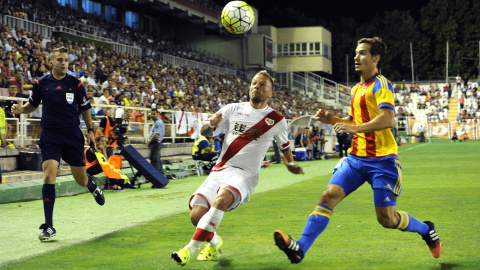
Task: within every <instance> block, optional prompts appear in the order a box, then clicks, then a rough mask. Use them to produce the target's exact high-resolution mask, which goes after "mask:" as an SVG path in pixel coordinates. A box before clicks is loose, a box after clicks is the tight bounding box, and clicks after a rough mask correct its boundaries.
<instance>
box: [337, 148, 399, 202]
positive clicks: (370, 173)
mask: <svg viewBox="0 0 480 270" xmlns="http://www.w3.org/2000/svg"><path fill="white" fill-rule="evenodd" d="M365 182H368V183H369V184H370V185H371V186H372V189H373V197H374V203H375V206H395V205H397V197H398V196H399V195H400V193H401V192H402V167H401V165H400V161H399V160H398V158H397V157H383V158H376V159H367V158H359V157H356V156H353V155H350V154H348V156H347V157H346V158H343V159H341V160H340V161H339V162H338V163H337V166H335V169H334V170H333V176H332V178H331V179H330V182H329V183H328V184H329V185H331V184H333V185H338V186H341V187H342V188H343V190H344V191H345V194H346V195H347V196H348V195H349V194H350V193H352V192H353V191H355V190H356V189H357V188H359V187H360V186H361V185H363V183H365Z"/></svg>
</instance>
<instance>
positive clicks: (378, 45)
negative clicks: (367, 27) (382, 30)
mask: <svg viewBox="0 0 480 270" xmlns="http://www.w3.org/2000/svg"><path fill="white" fill-rule="evenodd" d="M361 43H367V44H370V54H372V56H375V55H380V60H379V61H378V65H377V67H379V68H380V67H381V66H382V65H383V63H384V61H385V56H386V55H387V44H385V42H383V40H382V39H381V38H379V37H374V38H362V39H360V40H359V41H358V42H357V45H359V44H361Z"/></svg>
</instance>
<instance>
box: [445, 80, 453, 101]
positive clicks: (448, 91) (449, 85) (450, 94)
mask: <svg viewBox="0 0 480 270" xmlns="http://www.w3.org/2000/svg"><path fill="white" fill-rule="evenodd" d="M443 91H445V92H447V93H448V98H451V97H452V85H451V84H450V82H447V84H446V85H445V86H444V87H443Z"/></svg>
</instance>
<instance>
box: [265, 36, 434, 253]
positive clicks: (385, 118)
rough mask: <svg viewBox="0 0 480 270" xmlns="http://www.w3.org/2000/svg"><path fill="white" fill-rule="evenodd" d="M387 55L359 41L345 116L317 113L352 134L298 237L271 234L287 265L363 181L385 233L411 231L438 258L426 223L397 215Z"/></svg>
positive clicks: (370, 41)
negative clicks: (354, 81) (354, 82)
mask: <svg viewBox="0 0 480 270" xmlns="http://www.w3.org/2000/svg"><path fill="white" fill-rule="evenodd" d="M386 52H387V45H386V44H385V43H384V42H383V41H382V39H380V38H378V37H375V38H363V39H360V40H359V41H358V43H357V48H356V50H355V58H354V60H355V70H356V71H357V72H358V73H359V75H360V82H359V83H358V84H357V85H355V86H354V87H353V89H352V92H351V101H350V105H351V108H350V113H349V116H348V117H345V118H339V117H336V116H334V115H333V114H332V113H331V112H328V111H325V110H323V109H320V110H318V111H317V114H316V117H317V119H318V120H320V121H322V122H324V123H328V124H331V125H333V128H334V130H335V132H349V133H351V134H354V135H353V140H352V146H351V147H350V149H349V150H348V155H347V157H346V158H342V159H341V160H340V161H339V163H338V164H337V166H336V167H335V169H334V173H333V176H332V178H331V179H330V182H329V184H328V186H327V188H326V189H325V191H324V192H323V193H322V196H321V197H320V202H319V203H318V204H317V205H316V207H315V209H314V211H313V213H312V214H311V215H310V217H309V218H308V221H307V224H306V225H305V228H304V231H303V233H302V237H301V238H300V239H299V240H298V241H295V240H293V239H291V238H290V237H288V236H286V235H285V234H284V233H283V232H281V231H278V230H277V231H275V233H274V237H275V243H276V245H277V246H278V247H279V248H280V249H281V250H283V251H284V252H285V253H286V254H287V256H288V258H289V259H290V261H291V262H292V263H299V262H301V261H302V259H303V257H304V255H305V253H306V252H307V251H308V249H309V248H310V247H311V245H312V244H313V242H314V241H315V239H316V238H317V237H318V235H320V234H321V233H322V232H323V230H325V228H326V227H327V225H328V222H329V221H330V218H331V217H332V214H333V208H334V207H335V206H336V205H337V204H338V203H340V201H342V200H343V199H344V198H345V197H346V196H348V195H349V194H350V193H352V192H353V191H355V190H356V189H357V188H359V187H360V186H361V185H363V184H364V183H365V182H368V183H369V184H370V185H371V187H372V189H373V194H374V195H373V196H374V203H375V210H376V214H377V220H378V222H379V223H380V224H381V225H382V226H383V227H385V228H391V229H399V230H402V231H409V232H417V233H418V234H420V235H421V236H422V238H423V239H424V240H425V242H426V243H427V245H428V247H429V248H430V251H431V253H432V255H433V256H434V257H435V258H438V257H440V254H441V251H442V244H441V242H440V239H439V238H438V236H437V233H436V231H435V227H434V225H433V223H432V222H429V221H425V222H420V221H418V220H417V219H415V218H414V217H412V216H410V214H408V213H407V212H404V211H397V208H396V205H397V203H396V202H397V197H398V196H399V195H400V193H401V190H402V182H401V179H402V168H401V165H400V161H399V159H398V156H397V150H398V148H397V144H396V142H395V139H394V137H393V134H392V131H391V129H392V127H393V125H394V117H395V112H394V110H395V107H394V94H393V87H392V85H391V83H390V82H389V81H388V80H387V78H385V77H384V76H383V75H380V74H379V72H378V68H379V67H380V66H381V64H382V62H383V60H384V59H385V55H386Z"/></svg>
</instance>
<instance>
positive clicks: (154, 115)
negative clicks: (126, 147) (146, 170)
mask: <svg viewBox="0 0 480 270" xmlns="http://www.w3.org/2000/svg"><path fill="white" fill-rule="evenodd" d="M150 118H151V119H152V120H153V121H154V122H153V124H152V128H151V129H150V134H149V136H148V140H147V146H148V147H150V163H151V164H152V165H153V167H155V168H156V169H157V170H158V171H159V172H161V173H162V174H163V167H162V160H161V158H162V156H161V153H160V151H161V150H162V140H163V137H164V136H165V124H164V123H163V121H162V120H161V119H160V118H159V117H158V111H157V110H156V109H152V110H151V112H150Z"/></svg>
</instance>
